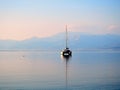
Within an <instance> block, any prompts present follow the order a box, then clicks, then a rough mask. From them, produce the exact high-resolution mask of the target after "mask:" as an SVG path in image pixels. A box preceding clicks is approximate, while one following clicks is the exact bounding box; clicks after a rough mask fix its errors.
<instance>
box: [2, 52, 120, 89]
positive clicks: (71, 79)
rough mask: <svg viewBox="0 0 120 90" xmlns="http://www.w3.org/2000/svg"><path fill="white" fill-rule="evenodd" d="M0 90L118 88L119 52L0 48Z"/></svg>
mask: <svg viewBox="0 0 120 90" xmlns="http://www.w3.org/2000/svg"><path fill="white" fill-rule="evenodd" d="M0 90H120V51H112V50H108V51H106V50H100V51H97V50H96V51H95V50H93V51H84V50H82V51H73V55H72V57H70V58H63V57H62V56H60V52H59V51H0Z"/></svg>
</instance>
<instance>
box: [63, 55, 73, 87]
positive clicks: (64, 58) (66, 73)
mask: <svg viewBox="0 0 120 90" xmlns="http://www.w3.org/2000/svg"><path fill="white" fill-rule="evenodd" d="M71 57H72V56H69V55H68V56H63V55H61V59H62V60H64V62H65V86H66V89H68V62H69V61H70V60H71Z"/></svg>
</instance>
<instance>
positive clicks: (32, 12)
mask: <svg viewBox="0 0 120 90" xmlns="http://www.w3.org/2000/svg"><path fill="white" fill-rule="evenodd" d="M66 24H67V25H68V30H69V31H74V32H81V33H82V32H84V33H90V34H107V33H113V34H120V0H0V39H13V40H24V39H27V38H31V37H48V36H52V35H54V34H56V33H59V32H64V31H65V25H66Z"/></svg>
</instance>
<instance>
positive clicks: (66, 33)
mask: <svg viewBox="0 0 120 90" xmlns="http://www.w3.org/2000/svg"><path fill="white" fill-rule="evenodd" d="M66 48H68V33H67V25H66Z"/></svg>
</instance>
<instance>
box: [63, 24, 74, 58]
mask: <svg viewBox="0 0 120 90" xmlns="http://www.w3.org/2000/svg"><path fill="white" fill-rule="evenodd" d="M61 55H63V56H71V55H72V51H71V50H70V49H69V48H68V33H67V25H66V48H65V49H63V50H62V51H61Z"/></svg>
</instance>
